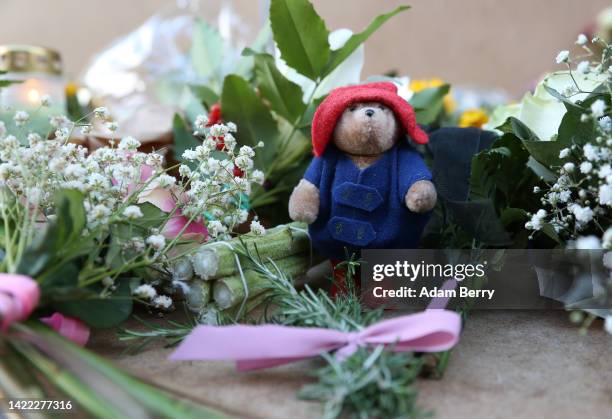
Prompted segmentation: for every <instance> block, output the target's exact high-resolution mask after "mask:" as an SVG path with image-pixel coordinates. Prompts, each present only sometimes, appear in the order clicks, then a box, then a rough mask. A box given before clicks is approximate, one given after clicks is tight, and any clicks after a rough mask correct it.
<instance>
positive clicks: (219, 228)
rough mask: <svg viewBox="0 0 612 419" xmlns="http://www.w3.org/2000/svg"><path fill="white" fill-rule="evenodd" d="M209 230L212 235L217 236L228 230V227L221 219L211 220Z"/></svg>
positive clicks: (208, 225)
mask: <svg viewBox="0 0 612 419" xmlns="http://www.w3.org/2000/svg"><path fill="white" fill-rule="evenodd" d="M207 227H208V232H209V233H210V235H211V236H212V237H217V236H218V235H220V234H223V233H225V232H226V231H227V227H226V226H224V225H223V224H222V223H221V221H219V220H212V221H209V222H208V224H207Z"/></svg>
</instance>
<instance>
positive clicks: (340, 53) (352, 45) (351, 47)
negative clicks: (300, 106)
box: [322, 6, 410, 77]
mask: <svg viewBox="0 0 612 419" xmlns="http://www.w3.org/2000/svg"><path fill="white" fill-rule="evenodd" d="M408 9H410V6H399V7H397V8H396V9H395V10H393V11H391V12H389V13H387V14H384V15H379V16H377V17H376V18H375V19H374V20H373V21H372V23H370V25H369V26H368V27H367V28H366V29H365V30H364V31H362V32H359V33H357V34H354V35H353V36H351V37H350V38H349V40H348V41H346V44H344V46H343V47H342V48H340V49H338V50H336V51H332V52H331V57H330V60H329V63H328V64H327V66H326V67H325V71H324V73H323V75H322V77H325V76H327V75H328V74H329V73H331V72H332V71H334V69H335V68H336V67H338V66H339V65H340V64H342V62H343V61H344V60H346V59H347V58H348V57H349V56H350V55H351V54H352V53H353V52H355V50H356V49H357V48H359V45H361V44H363V43H364V42H365V41H366V40H367V39H368V38H369V37H370V36H371V35H372V34H373V33H374V32H376V31H377V30H378V28H380V27H381V26H382V25H383V24H384V23H385V22H387V21H388V20H389V19H391V18H392V17H393V16H395V15H397V14H398V13H401V12H403V11H404V10H408Z"/></svg>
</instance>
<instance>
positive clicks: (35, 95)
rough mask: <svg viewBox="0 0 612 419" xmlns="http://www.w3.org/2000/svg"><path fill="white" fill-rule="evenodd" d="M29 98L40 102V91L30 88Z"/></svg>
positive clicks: (34, 102) (31, 101)
mask: <svg viewBox="0 0 612 419" xmlns="http://www.w3.org/2000/svg"><path fill="white" fill-rule="evenodd" d="M28 100H29V101H30V103H33V104H38V103H39V102H40V92H39V91H38V90H36V89H30V90H29V91H28Z"/></svg>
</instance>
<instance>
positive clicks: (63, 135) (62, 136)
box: [55, 127, 70, 141]
mask: <svg viewBox="0 0 612 419" xmlns="http://www.w3.org/2000/svg"><path fill="white" fill-rule="evenodd" d="M55 138H57V139H58V140H60V141H67V140H68V138H70V130H69V129H68V128H65V127H64V128H59V129H57V130H56V131H55Z"/></svg>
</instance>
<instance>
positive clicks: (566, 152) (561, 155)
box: [559, 148, 571, 159]
mask: <svg viewBox="0 0 612 419" xmlns="http://www.w3.org/2000/svg"><path fill="white" fill-rule="evenodd" d="M570 152H571V150H570V149H569V148H564V149H563V150H561V151H560V152H559V158H560V159H564V158H566V157H567V156H569V155H570Z"/></svg>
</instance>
